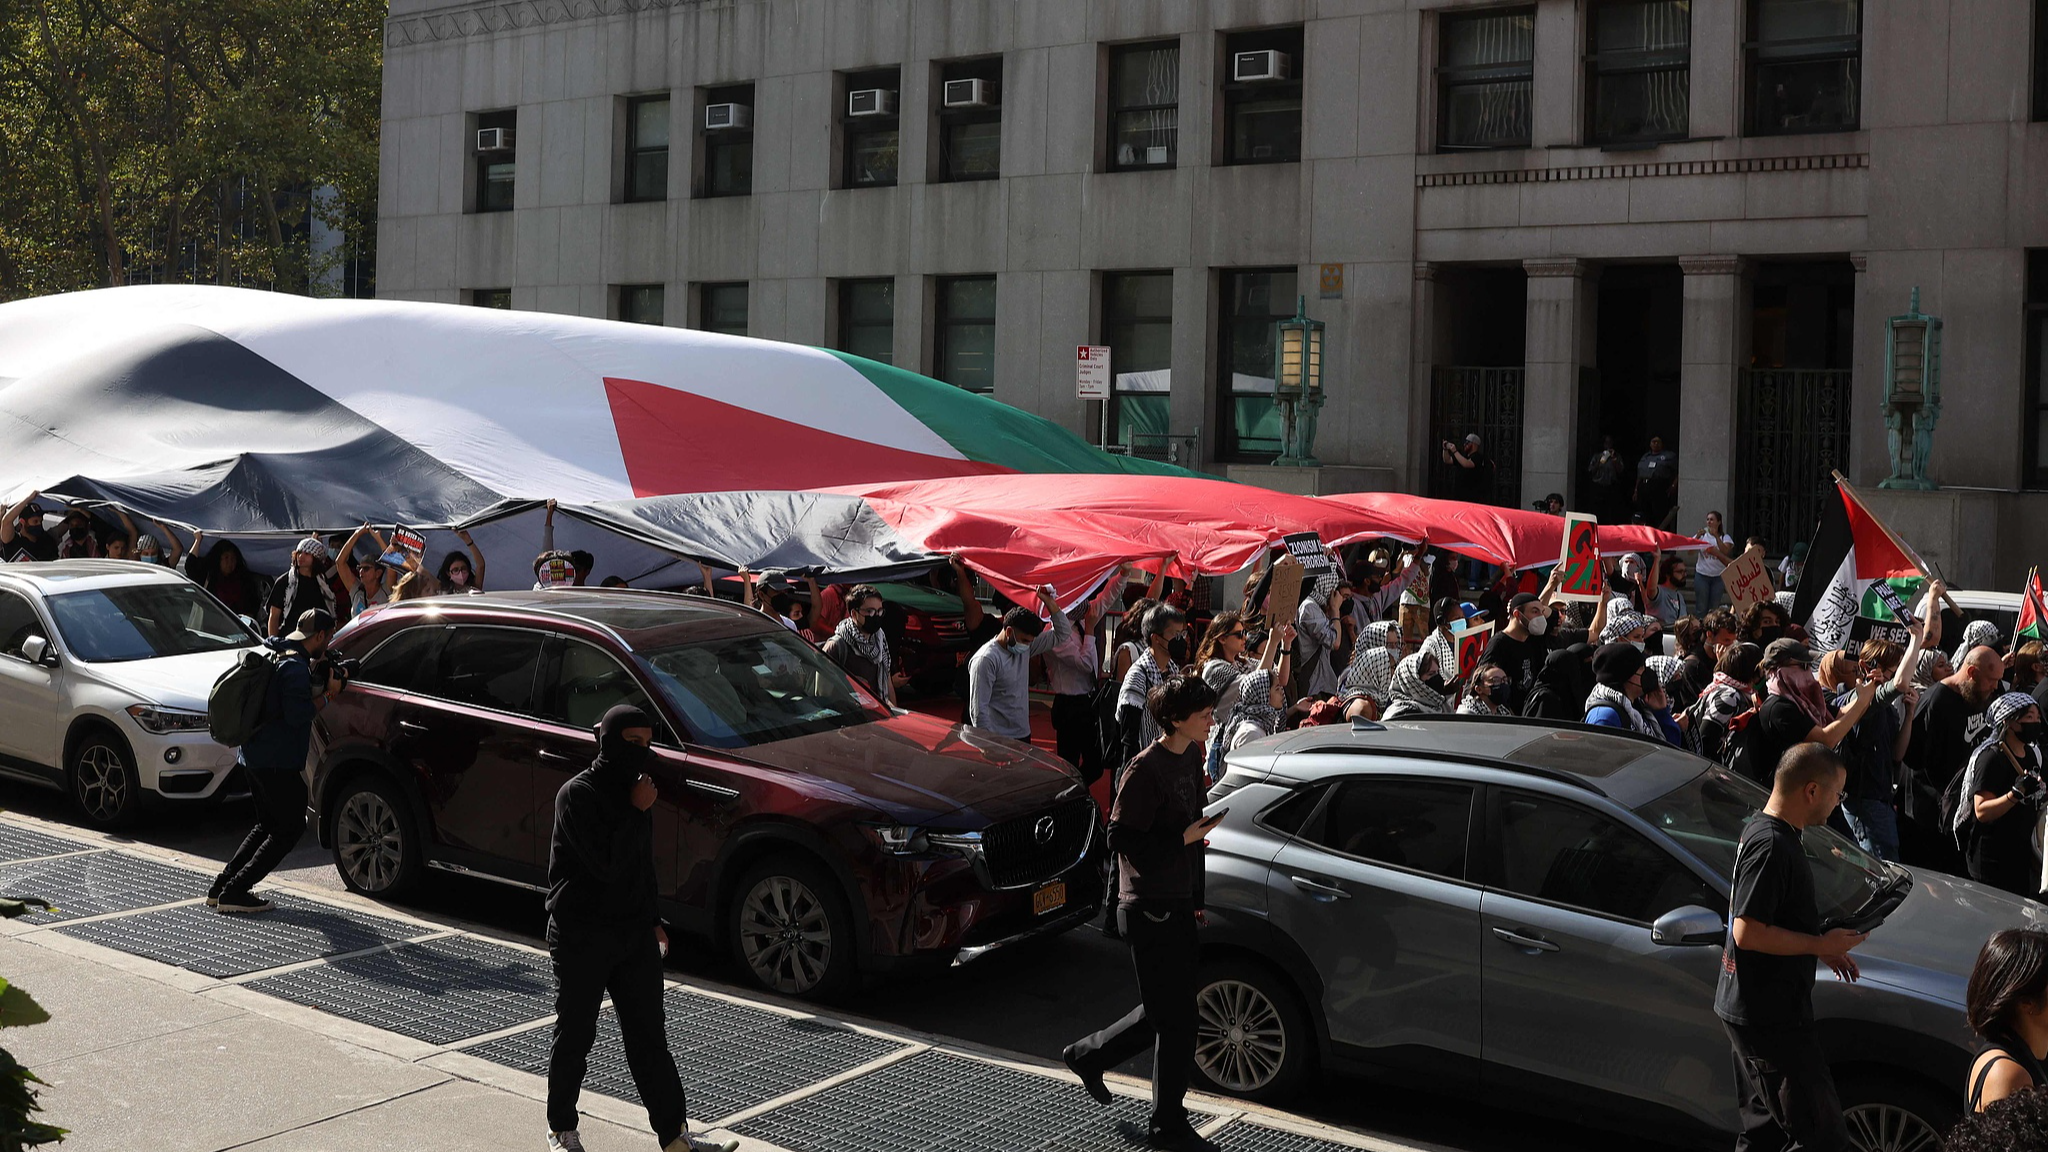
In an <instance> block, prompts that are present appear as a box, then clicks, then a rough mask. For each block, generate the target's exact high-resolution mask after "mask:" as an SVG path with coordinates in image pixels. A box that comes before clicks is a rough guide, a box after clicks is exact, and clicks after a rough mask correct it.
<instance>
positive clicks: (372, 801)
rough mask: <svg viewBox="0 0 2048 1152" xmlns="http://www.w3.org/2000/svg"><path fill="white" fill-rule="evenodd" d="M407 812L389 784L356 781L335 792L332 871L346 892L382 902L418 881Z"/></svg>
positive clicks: (413, 836) (375, 778) (415, 844)
mask: <svg viewBox="0 0 2048 1152" xmlns="http://www.w3.org/2000/svg"><path fill="white" fill-rule="evenodd" d="M415 827H416V825H415V824H414V823H413V819H412V807H411V805H409V804H408V803H406V800H405V797H404V796H402V795H400V794H399V790H398V789H397V788H396V787H395V786H393V785H392V784H391V783H390V782H389V781H386V780H384V779H382V778H381V777H378V776H374V775H365V776H358V777H356V778H355V779H353V780H351V781H349V782H348V783H346V784H344V785H342V786H341V788H340V790H339V791H337V792H336V793H335V804H334V835H333V841H334V870H335V871H337V872H339V873H341V882H342V883H343V884H345V885H347V886H348V890H349V891H351V892H358V893H361V894H362V895H364V896H374V897H376V898H377V899H379V900H388V899H390V898H392V897H394V896H398V895H402V894H403V893H404V892H405V891H406V889H408V888H411V887H412V886H413V884H414V883H416V882H417V881H418V879H419V873H420V844H419V837H418V836H417V835H416V834H415V832H414V829H415Z"/></svg>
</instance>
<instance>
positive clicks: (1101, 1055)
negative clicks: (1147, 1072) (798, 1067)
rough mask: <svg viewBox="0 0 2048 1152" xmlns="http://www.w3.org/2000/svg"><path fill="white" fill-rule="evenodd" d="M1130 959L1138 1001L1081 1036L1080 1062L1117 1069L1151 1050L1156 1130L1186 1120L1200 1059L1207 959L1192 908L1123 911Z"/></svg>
mask: <svg viewBox="0 0 2048 1152" xmlns="http://www.w3.org/2000/svg"><path fill="white" fill-rule="evenodd" d="M1117 919H1118V920H1120V921H1121V922H1122V924H1123V930H1124V940H1125V941H1126V942H1127V943H1129V944H1130V946H1131V965H1132V967H1134V968H1136V969H1137V971H1138V1001H1139V1003H1138V1006H1137V1007H1136V1008H1133V1009H1132V1010H1131V1011H1130V1013H1129V1014H1128V1015H1126V1016H1125V1017H1124V1018H1123V1019H1121V1020H1119V1021H1117V1022H1116V1023H1114V1024H1111V1025H1110V1026H1109V1027H1107V1028H1105V1029H1103V1030H1102V1031H1100V1032H1097V1033H1096V1034H1095V1035H1093V1036H1089V1037H1087V1038H1086V1039H1083V1040H1081V1041H1079V1042H1077V1043H1076V1044H1075V1045H1074V1053H1073V1054H1074V1061H1075V1063H1077V1064H1079V1065H1080V1066H1081V1067H1083V1068H1086V1069H1088V1070H1090V1071H1096V1072H1107V1071H1108V1070H1110V1069H1111V1068H1114V1067H1116V1066H1117V1065H1119V1064H1121V1063H1123V1062H1124V1061H1126V1060H1129V1059H1130V1058H1131V1057H1133V1056H1136V1055H1138V1054H1139V1053H1140V1052H1143V1051H1144V1050H1145V1049H1146V1048H1147V1047H1150V1048H1151V1049H1152V1129H1153V1131H1155V1132H1157V1131H1177V1130H1179V1129H1182V1128H1186V1127H1187V1126H1188V1113H1187V1109H1186V1108H1185V1107H1184V1106H1182V1103H1181V1101H1182V1100H1184V1099H1185V1098H1186V1097H1187V1094H1188V1076H1189V1074H1190V1073H1191V1072H1192V1071H1193V1070H1194V1066H1195V969H1196V966H1197V965H1198V964H1199V963H1200V961H1201V955H1200V944H1199V942H1198V940H1197V938H1196V933H1195V913H1194V911H1193V909H1190V908H1168V909H1157V908H1153V909H1147V908H1146V907H1145V906H1143V905H1126V906H1125V907H1123V908H1121V909H1119V910H1118V912H1117Z"/></svg>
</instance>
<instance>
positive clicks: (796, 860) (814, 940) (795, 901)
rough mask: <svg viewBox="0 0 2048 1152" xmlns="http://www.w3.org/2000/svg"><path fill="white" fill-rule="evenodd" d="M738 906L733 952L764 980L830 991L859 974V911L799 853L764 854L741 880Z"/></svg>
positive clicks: (818, 993)
mask: <svg viewBox="0 0 2048 1152" xmlns="http://www.w3.org/2000/svg"><path fill="white" fill-rule="evenodd" d="M731 906H732V912H731V932H730V935H731V940H732V947H733V953H734V955H736V956H737V957H738V958H739V961H740V963H741V964H743V965H745V966H746V969H747V974H748V975H749V976H751V977H752V978H753V980H754V982H755V983H757V984H759V985H760V986H761V987H763V988H766V989H768V990H769V991H771V992H780V993H782V994H783V995H785V996H805V997H824V996H830V995H831V994H833V993H834V992H837V991H839V990H840V989H843V988H844V987H846V985H847V984H848V983H849V982H850V981H851V980H852V979H853V974H854V970H855V967H856V961H855V957H854V942H853V915H852V914H851V913H850V912H848V911H847V907H846V897H845V896H844V895H842V894H841V893H840V891H839V884H838V882H837V881H836V880H834V879H833V878H832V876H831V874H830V873H828V872H827V871H826V870H825V869H824V868H823V867H821V866H820V865H818V864H815V863H813V862H811V861H809V860H805V859H803V858H801V857H794V856H779V857H771V858H770V859H767V860H763V861H762V862H760V863H758V864H755V865H754V866H753V867H751V868H749V869H747V872H746V874H745V875H744V876H742V877H740V881H739V883H738V884H736V885H734V887H733V899H732V902H731Z"/></svg>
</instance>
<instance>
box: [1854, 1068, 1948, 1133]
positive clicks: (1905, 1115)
mask: <svg viewBox="0 0 2048 1152" xmlns="http://www.w3.org/2000/svg"><path fill="white" fill-rule="evenodd" d="M1838 1082H1839V1086H1838V1088H1837V1091H1838V1093H1839V1095H1840V1096H1841V1100H1842V1124H1843V1127H1845V1128H1847V1129H1848V1130H1849V1147H1850V1148H1853V1149H1855V1150H1856V1152H1940V1149H1941V1134H1942V1133H1944V1132H1946V1131H1948V1130H1949V1129H1950V1128H1952V1127H1954V1126H1955V1122H1956V1120H1957V1119H1958V1118H1959V1117H1960V1115H1961V1104H1960V1101H1957V1100H1951V1099H1948V1098H1946V1097H1944V1096H1943V1095H1942V1094H1941V1093H1939V1092H1937V1091H1935V1090H1934V1089H1932V1088H1929V1087H1927V1086H1926V1085H1924V1084H1921V1083H1919V1082H1918V1081H1914V1080H1909V1079H1906V1078H1904V1077H1894V1076H1885V1075H1882V1074H1867V1073H1862V1072H1859V1071H1848V1072H1844V1073H1843V1074H1842V1075H1841V1076H1840V1077H1838Z"/></svg>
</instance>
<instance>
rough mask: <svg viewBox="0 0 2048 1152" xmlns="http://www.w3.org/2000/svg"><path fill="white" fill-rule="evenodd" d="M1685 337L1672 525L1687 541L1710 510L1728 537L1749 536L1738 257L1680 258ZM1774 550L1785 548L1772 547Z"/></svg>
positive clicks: (1744, 297) (1744, 309) (1745, 325)
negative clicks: (1743, 509) (1741, 499)
mask: <svg viewBox="0 0 2048 1152" xmlns="http://www.w3.org/2000/svg"><path fill="white" fill-rule="evenodd" d="M1678 265H1679V267H1680V268H1682V269H1684V270H1685V316H1684V320H1683V322H1682V325H1683V332H1684V336H1683V338H1682V344H1681V348H1680V367H1679V374H1678V393H1679V399H1678V433H1677V436H1678V520H1677V528H1678V530H1679V531H1680V532H1682V533H1684V534H1685V535H1692V534H1694V533H1697V532H1698V531H1699V530H1700V525H1702V524H1704V523H1705V522H1706V518H1707V513H1708V512H1720V513H1721V514H1722V516H1723V518H1724V519H1723V523H1724V524H1726V525H1727V526H1728V528H1729V530H1730V531H1731V532H1732V533H1744V532H1747V531H1749V528H1748V526H1746V525H1744V524H1743V523H1741V520H1740V517H1738V516H1737V515H1736V514H1735V510H1734V509H1733V508H1732V507H1730V505H1732V504H1733V503H1734V501H1735V483H1734V478H1735V468H1736V464H1735V451H1736V443H1735V441H1736V430H1737V427H1738V424H1737V421H1738V418H1739V414H1738V412H1737V411H1736V397H1737V395H1738V385H1739V378H1738V376H1737V373H1738V372H1739V371H1741V366H1742V365H1743V364H1745V363H1747V362H1748V360H1749V356H1748V351H1749V349H1748V343H1749V311H1750V303H1749V299H1750V297H1749V282H1748V279H1747V264H1746V262H1745V261H1744V260H1743V259H1742V258H1741V257H1739V256H1684V257H1680V258H1679V261H1678ZM1773 546H1774V547H1778V548H1782V547H1783V545H1782V544H1780V543H1778V542H1776V541H1774V542H1773Z"/></svg>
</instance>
